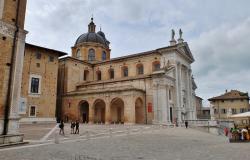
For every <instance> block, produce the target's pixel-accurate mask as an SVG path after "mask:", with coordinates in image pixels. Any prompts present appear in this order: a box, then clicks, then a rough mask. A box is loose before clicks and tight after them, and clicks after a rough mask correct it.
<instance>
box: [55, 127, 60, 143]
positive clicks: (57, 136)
mask: <svg viewBox="0 0 250 160" xmlns="http://www.w3.org/2000/svg"><path fill="white" fill-rule="evenodd" d="M59 143H60V141H59V132H58V130H56V131H55V144H59Z"/></svg>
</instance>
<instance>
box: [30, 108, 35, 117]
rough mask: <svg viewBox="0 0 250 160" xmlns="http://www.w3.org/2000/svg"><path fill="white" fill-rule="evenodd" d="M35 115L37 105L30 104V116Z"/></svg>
mask: <svg viewBox="0 0 250 160" xmlns="http://www.w3.org/2000/svg"><path fill="white" fill-rule="evenodd" d="M35 116H36V107H35V106H30V117H35Z"/></svg>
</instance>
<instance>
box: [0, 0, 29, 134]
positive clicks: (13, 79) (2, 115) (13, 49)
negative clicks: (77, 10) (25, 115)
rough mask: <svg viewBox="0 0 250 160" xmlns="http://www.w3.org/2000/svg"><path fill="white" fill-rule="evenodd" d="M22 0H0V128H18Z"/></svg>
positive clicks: (5, 131)
mask: <svg viewBox="0 0 250 160" xmlns="http://www.w3.org/2000/svg"><path fill="white" fill-rule="evenodd" d="M25 10H26V0H16V1H11V0H0V55H1V56H0V73H1V74H0V132H1V133H3V134H7V133H9V134H15V133H16V132H17V131H18V121H19V118H20V117H19V115H18V106H19V99H20V91H21V79H22V68H23V57H24V46H25V37H26V34H27V31H25V30H24V20H25Z"/></svg>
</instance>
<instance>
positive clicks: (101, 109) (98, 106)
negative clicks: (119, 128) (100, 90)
mask: <svg viewBox="0 0 250 160" xmlns="http://www.w3.org/2000/svg"><path fill="white" fill-rule="evenodd" d="M93 107H94V123H105V109H106V104H105V102H104V101H103V100H102V99H97V100H95V102H94V104H93Z"/></svg>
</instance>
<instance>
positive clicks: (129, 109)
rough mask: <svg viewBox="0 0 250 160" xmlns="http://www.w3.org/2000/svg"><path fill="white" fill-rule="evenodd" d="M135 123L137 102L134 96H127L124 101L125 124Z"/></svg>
mask: <svg viewBox="0 0 250 160" xmlns="http://www.w3.org/2000/svg"><path fill="white" fill-rule="evenodd" d="M134 123H135V100H134V97H133V94H132V95H130V96H126V98H125V101H124V124H134Z"/></svg>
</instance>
